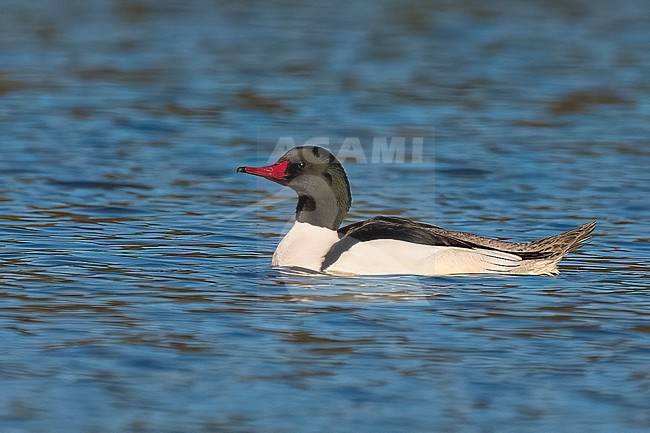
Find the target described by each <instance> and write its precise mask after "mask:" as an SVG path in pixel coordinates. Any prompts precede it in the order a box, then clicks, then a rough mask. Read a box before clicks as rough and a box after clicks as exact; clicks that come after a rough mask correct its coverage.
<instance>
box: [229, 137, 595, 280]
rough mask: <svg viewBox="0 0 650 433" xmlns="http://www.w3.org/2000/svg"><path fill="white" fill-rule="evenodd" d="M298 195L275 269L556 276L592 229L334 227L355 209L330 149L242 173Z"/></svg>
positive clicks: (383, 222)
mask: <svg viewBox="0 0 650 433" xmlns="http://www.w3.org/2000/svg"><path fill="white" fill-rule="evenodd" d="M237 172H240V173H248V174H252V175H255V176H261V177H263V178H265V179H268V180H271V181H273V182H276V183H279V184H280V185H284V186H288V187H289V188H291V189H293V190H294V191H295V192H296V193H297V194H298V206H297V207H296V221H295V223H294V224H293V226H292V228H291V229H290V230H289V232H288V233H287V234H286V236H285V237H284V238H283V239H282V241H281V242H280V244H279V245H278V247H277V249H276V250H275V253H274V254H273V260H272V265H273V266H286V267H295V268H304V269H308V270H311V271H317V272H323V273H328V274H338V275H389V274H413V275H426V276H432V275H452V274H477V273H479V274H494V273H499V274H519V275H556V274H558V273H559V271H558V269H557V263H558V262H559V261H560V260H561V259H562V258H563V257H564V256H565V255H566V254H567V253H568V252H570V251H572V250H574V249H576V248H578V247H579V246H580V244H581V243H582V242H583V241H585V240H586V239H588V238H589V236H590V234H591V232H592V231H593V229H594V227H595V225H596V223H595V222H590V223H587V224H583V225H581V226H580V227H577V228H575V229H573V230H570V231H568V232H565V233H561V234H558V235H555V236H551V237H548V238H545V239H539V240H535V241H532V242H524V243H516V242H506V241H502V240H497V239H491V238H485V237H482V236H477V235H473V234H470V233H464V232H457V231H449V230H445V229H443V228H440V227H436V226H433V225H430V224H425V223H421V222H417V221H413V220H409V219H406V218H399V217H391V216H378V217H374V218H370V219H368V220H365V221H360V222H356V223H354V224H350V225H348V226H345V227H342V228H339V226H340V224H341V222H342V221H343V218H344V217H345V216H346V214H347V213H348V211H349V209H350V205H351V203H352V196H351V194H350V184H349V182H348V178H347V176H346V174H345V171H344V170H343V166H342V165H341V163H340V162H339V161H338V160H337V159H336V157H335V156H334V155H332V154H331V153H330V152H329V151H328V150H326V149H323V148H321V147H317V146H300V147H295V148H293V149H291V150H289V151H288V152H286V153H285V154H284V155H283V156H282V157H280V159H278V161H277V162H276V163H275V164H273V165H270V166H268V167H239V168H237Z"/></svg>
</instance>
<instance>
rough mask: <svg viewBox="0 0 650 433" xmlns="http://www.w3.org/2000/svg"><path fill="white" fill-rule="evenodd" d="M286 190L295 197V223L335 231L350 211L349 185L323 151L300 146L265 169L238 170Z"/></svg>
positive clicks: (334, 162) (339, 166)
mask: <svg viewBox="0 0 650 433" xmlns="http://www.w3.org/2000/svg"><path fill="white" fill-rule="evenodd" d="M237 171H238V172H241V173H248V174H253V175H255V176H261V177H263V178H265V179H269V180H271V181H273V182H277V183H279V184H281V185H285V186H288V187H289V188H291V189H293V190H294V191H296V193H297V194H298V207H297V208H296V219H297V220H298V221H301V222H309V223H311V224H314V225H319V226H322V227H328V228H331V229H333V230H336V229H337V228H338V226H339V225H340V224H341V221H342V220H343V218H344V217H345V215H346V214H347V212H348V210H349V209H350V204H351V202H352V197H351V195H350V184H349V183H348V178H347V176H346V174H345V170H343V166H342V165H341V163H340V162H339V161H338V160H337V159H336V157H335V156H334V155H332V154H331V153H330V152H329V151H328V150H327V149H323V148H322V147H318V146H300V147H294V148H293V149H291V150H289V151H287V153H285V154H284V155H282V156H281V157H280V159H278V161H277V162H276V163H275V164H273V165H270V166H268V167H239V168H238V169H237Z"/></svg>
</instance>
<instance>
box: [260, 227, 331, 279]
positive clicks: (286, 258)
mask: <svg viewBox="0 0 650 433" xmlns="http://www.w3.org/2000/svg"><path fill="white" fill-rule="evenodd" d="M338 240H339V235H338V233H337V232H336V230H330V229H327V228H325V227H319V226H315V225H312V224H309V223H305V222H299V221H296V222H295V223H294V224H293V227H291V230H289V232H288V233H287V234H286V235H285V237H284V238H283V239H282V241H280V244H279V245H278V247H277V248H276V250H275V253H273V262H272V264H273V266H295V267H300V268H305V269H310V270H312V271H320V267H321V264H322V263H323V257H325V254H327V252H328V251H329V250H330V248H331V247H332V245H334V243H335V242H337V241H338Z"/></svg>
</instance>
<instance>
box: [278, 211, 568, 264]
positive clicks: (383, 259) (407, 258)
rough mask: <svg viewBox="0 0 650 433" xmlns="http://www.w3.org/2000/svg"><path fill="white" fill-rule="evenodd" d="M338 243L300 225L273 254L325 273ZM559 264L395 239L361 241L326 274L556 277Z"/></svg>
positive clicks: (334, 234) (282, 261) (333, 234)
mask: <svg viewBox="0 0 650 433" xmlns="http://www.w3.org/2000/svg"><path fill="white" fill-rule="evenodd" d="M338 240H339V235H338V233H337V232H336V231H334V230H329V229H326V228H323V227H317V226H313V225H311V224H308V223H300V222H296V223H295V224H294V225H293V227H292V228H291V230H289V232H288V233H287V235H286V236H285V237H284V238H283V239H282V241H281V242H280V244H279V245H278V247H277V249H276V250H275V253H274V254H273V262H272V263H273V266H290V267H299V268H305V269H310V270H312V271H321V266H322V263H323V259H324V257H325V254H327V252H328V251H329V250H330V248H331V247H332V245H334V244H335V243H336V242H337V241H338ZM556 263H557V261H556V260H552V261H549V260H538V261H534V260H522V259H521V258H520V257H518V256H516V255H513V254H508V253H504V252H500V251H494V250H483V249H467V248H456V247H444V246H431V245H421V244H415V243H411V242H405V241H398V240H394V239H378V240H373V241H367V242H359V243H357V244H355V245H353V246H352V247H351V248H350V249H349V250H348V251H346V252H344V253H343V254H341V256H340V257H339V259H338V260H337V261H336V262H335V263H333V264H332V265H331V266H329V267H328V268H327V269H325V270H324V272H326V273H329V274H337V275H390V274H413V275H426V276H433V275H453V274H476V273H480V274H486V273H488V274H489V273H500V274H501V273H506V274H553V273H556V272H557V268H556Z"/></svg>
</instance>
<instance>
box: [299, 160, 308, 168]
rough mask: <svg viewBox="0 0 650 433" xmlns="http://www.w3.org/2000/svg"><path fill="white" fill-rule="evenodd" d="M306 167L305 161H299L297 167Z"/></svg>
mask: <svg viewBox="0 0 650 433" xmlns="http://www.w3.org/2000/svg"><path fill="white" fill-rule="evenodd" d="M306 165H307V164H306V163H305V161H300V162H299V163H298V167H299V168H305V166H306Z"/></svg>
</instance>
